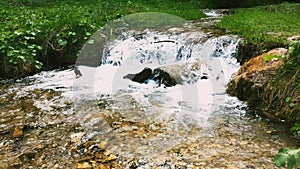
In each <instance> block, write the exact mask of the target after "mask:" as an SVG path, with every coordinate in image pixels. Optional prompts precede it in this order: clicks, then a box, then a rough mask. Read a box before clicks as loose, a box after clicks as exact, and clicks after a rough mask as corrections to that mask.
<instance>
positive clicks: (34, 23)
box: [0, 0, 205, 77]
mask: <svg viewBox="0 0 300 169" xmlns="http://www.w3.org/2000/svg"><path fill="white" fill-rule="evenodd" d="M200 7H201V3H200V2H199V1H189V2H186V1H183V0H182V1H178V2H176V3H175V2H174V1H171V0H168V1H160V0H149V1H143V0H137V1H110V0H86V1H81V0H60V1H57V0H2V1H1V2H0V22H1V24H0V31H1V36H0V64H2V65H3V66H2V67H1V68H0V77H1V76H2V77H16V75H17V76H23V75H28V74H32V73H35V72H37V71H39V70H41V69H42V68H46V67H55V66H57V65H68V64H73V63H75V60H76V54H77V53H78V51H79V50H80V49H81V47H82V45H83V44H84V43H85V41H86V40H87V39H88V38H89V37H90V36H91V35H92V34H93V33H94V32H95V31H96V30H98V29H99V28H100V27H102V26H104V25H105V24H106V23H107V22H109V21H112V20H115V19H117V18H120V17H122V16H124V15H128V14H132V13H137V12H163V13H169V14H173V15H177V16H180V17H183V18H184V19H198V18H201V17H204V16H205V15H204V14H203V12H202V11H201V10H199V9H200ZM70 56H71V57H70ZM59 57H63V58H68V57H70V58H73V60H69V61H65V63H61V62H62V61H63V60H64V59H61V58H59ZM50 61H52V62H50ZM42 63H44V64H42Z"/></svg>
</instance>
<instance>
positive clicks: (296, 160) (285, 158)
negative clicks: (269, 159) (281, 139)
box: [275, 148, 300, 169]
mask: <svg viewBox="0 0 300 169" xmlns="http://www.w3.org/2000/svg"><path fill="white" fill-rule="evenodd" d="M275 165H276V166H277V167H286V166H287V168H288V169H292V168H293V167H294V166H296V167H297V168H300V149H292V148H291V149H290V148H282V149H280V150H279V151H278V153H277V154H276V156H275Z"/></svg>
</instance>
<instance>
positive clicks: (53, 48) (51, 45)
mask: <svg viewBox="0 0 300 169" xmlns="http://www.w3.org/2000/svg"><path fill="white" fill-rule="evenodd" d="M47 43H48V45H49V46H50V47H51V48H52V50H55V51H61V50H63V48H64V46H63V47H62V48H60V49H57V48H55V47H54V46H53V44H51V43H50V42H49V41H47Z"/></svg>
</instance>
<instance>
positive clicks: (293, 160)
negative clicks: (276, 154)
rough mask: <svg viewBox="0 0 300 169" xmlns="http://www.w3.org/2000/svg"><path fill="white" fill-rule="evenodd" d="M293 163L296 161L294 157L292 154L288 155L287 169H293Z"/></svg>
mask: <svg viewBox="0 0 300 169" xmlns="http://www.w3.org/2000/svg"><path fill="white" fill-rule="evenodd" d="M295 163H296V160H295V157H294V156H289V158H288V159H287V167H288V169H293V167H294V165H295Z"/></svg>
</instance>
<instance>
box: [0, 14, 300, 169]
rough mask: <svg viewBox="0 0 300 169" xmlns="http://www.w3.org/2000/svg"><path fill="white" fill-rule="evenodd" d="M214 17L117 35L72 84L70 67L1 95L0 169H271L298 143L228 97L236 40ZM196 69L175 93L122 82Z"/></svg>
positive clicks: (150, 84)
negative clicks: (166, 70)
mask: <svg viewBox="0 0 300 169" xmlns="http://www.w3.org/2000/svg"><path fill="white" fill-rule="evenodd" d="M219 18H220V15H219V14H218V12H214V13H211V18H210V20H209V19H203V20H199V21H197V22H196V23H191V22H186V23H184V24H183V25H182V26H178V27H172V28H160V29H146V30H134V31H127V32H124V33H123V34H122V36H120V37H121V38H116V39H114V40H112V41H109V42H107V45H106V48H105V50H104V51H106V53H105V52H104V56H105V57H103V60H102V65H101V66H99V67H89V66H78V69H79V70H80V72H81V73H82V76H81V77H79V78H76V75H75V73H74V69H73V68H71V69H65V70H54V71H47V72H41V73H39V74H36V75H34V76H30V77H27V78H24V79H21V80H19V81H18V82H16V83H14V84H9V85H4V86H2V87H1V89H0V90H1V94H0V101H1V102H0V104H1V106H0V113H1V114H0V115H1V123H0V147H1V150H0V168H76V167H78V168H79V167H82V166H85V168H88V167H89V166H92V165H95V166H96V164H97V166H98V167H99V166H100V167H101V166H102V167H108V168H109V167H115V168H118V167H119V168H275V166H274V163H273V158H274V155H275V154H276V153H277V151H278V149H279V148H281V147H291V146H292V147H294V146H296V143H294V142H293V141H292V139H291V138H290V136H289V132H288V131H287V130H286V129H285V128H284V127H283V126H281V125H279V124H273V123H271V122H269V121H268V120H265V119H262V118H259V117H256V116H255V115H251V114H249V112H248V110H247V106H246V105H245V103H243V102H241V101H239V100H238V99H237V98H234V97H230V96H228V95H227V94H226V92H225V85H226V84H227V83H228V82H229V80H230V78H231V76H232V74H233V73H235V72H236V71H237V70H238V68H239V64H238V63H237V61H236V59H235V55H236V46H237V44H238V43H239V41H240V40H241V39H240V38H239V37H237V36H232V35H225V34H224V33H220V32H221V31H220V30H216V29H215V28H214V27H213V25H214V23H215V22H217V21H218V19H219ZM134 35H139V38H136V36H134ZM107 51H109V53H107ZM198 60H201V63H203V64H201V69H200V70H195V71H194V72H192V73H193V79H192V80H189V79H184V81H183V83H182V84H178V85H176V86H174V87H168V88H165V87H163V86H158V85H157V84H156V83H155V82H152V81H149V82H148V83H147V84H139V83H136V82H132V81H130V80H128V79H123V76H125V75H126V74H129V73H137V72H139V71H141V70H142V69H143V68H144V67H150V68H157V67H160V66H170V65H171V66H174V65H179V64H185V63H194V62H197V61H198ZM181 71H182V72H184V73H190V72H191V69H190V67H187V68H186V69H182V70H181ZM203 73H205V74H207V75H208V79H201V78H199V77H201V76H202V74H203ZM94 144H96V145H97V146H98V147H96V148H97V149H100V150H94V148H93V145H94ZM94 147H95V146H94ZM102 149H103V151H104V149H105V151H104V154H105V155H106V158H104V157H102V156H103V154H101V155H102V156H101V158H100V155H99V153H100V152H103V151H102ZM108 151H109V153H108ZM95 153H96V155H95ZM97 153H98V154H97ZM99 159H101V160H99ZM84 162H88V163H84ZM83 168H84V167H83Z"/></svg>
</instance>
